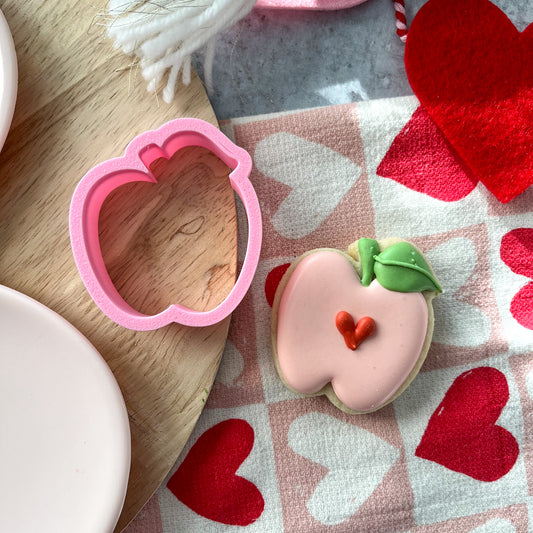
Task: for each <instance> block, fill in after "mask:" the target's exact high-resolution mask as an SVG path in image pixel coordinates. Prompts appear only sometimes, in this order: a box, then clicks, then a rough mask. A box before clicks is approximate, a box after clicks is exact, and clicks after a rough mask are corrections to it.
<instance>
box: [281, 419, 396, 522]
mask: <svg viewBox="0 0 533 533" xmlns="http://www.w3.org/2000/svg"><path fill="white" fill-rule="evenodd" d="M288 441H289V446H290V447H291V448H292V449H293V450H294V452H296V453H297V454H298V455H301V456H302V457H305V458H306V459H309V460H310V461H313V462H315V463H318V464H320V465H322V466H324V467H326V468H327V469H328V470H329V472H328V474H327V475H326V477H325V478H324V479H323V480H322V481H320V483H319V484H318V485H317V487H316V489H315V491H314V492H313V494H312V496H311V497H310V498H309V499H308V500H307V502H306V507H307V509H308V511H309V512H310V513H311V515H312V516H313V517H314V518H315V519H316V520H318V521H319V522H321V523H322V524H325V525H328V526H331V525H335V524H340V523H341V522H344V521H345V520H347V519H348V518H350V516H352V515H353V514H354V513H355V512H356V511H357V510H358V509H359V507H361V505H362V504H363V503H364V502H365V501H366V500H367V499H368V497H369V496H370V495H371V494H372V493H373V492H374V490H375V489H376V488H377V487H378V485H379V484H380V483H381V482H382V481H383V478H384V477H385V475H386V474H387V472H388V471H389V470H390V468H391V467H392V466H393V465H394V463H395V462H396V460H397V459H398V457H399V455H400V453H399V451H398V449H397V448H395V447H394V446H391V445H390V444H388V443H387V442H385V441H384V440H382V439H380V438H379V437H377V436H376V435H374V434H373V433H370V432H368V431H366V430H364V429H362V428H359V427H357V426H353V425H350V424H346V423H344V422H341V421H340V420H338V419H337V418H333V417H332V416H329V415H325V414H322V413H309V414H306V415H303V416H300V417H299V418H297V419H296V420H294V422H293V423H292V424H291V426H290V428H289V432H288Z"/></svg>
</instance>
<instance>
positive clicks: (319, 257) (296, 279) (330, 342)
mask: <svg viewBox="0 0 533 533" xmlns="http://www.w3.org/2000/svg"><path fill="white" fill-rule="evenodd" d="M339 311H346V312H347V313H349V314H350V315H352V317H359V318H360V317H365V316H369V317H372V319H373V320H374V321H375V333H374V334H373V335H372V336H371V337H368V338H366V340H365V341H364V342H362V343H361V344H360V345H359V346H358V347H357V350H355V351H353V350H352V349H350V348H348V347H347V345H346V344H345V341H344V338H343V335H341V334H339V331H338V329H337V325H336V321H335V318H336V316H337V314H338V313H339ZM427 327H428V307H427V303H426V300H425V299H424V296H423V295H422V294H421V293H400V292H395V291H391V290H387V289H385V288H384V287H382V286H381V285H380V284H379V283H378V282H377V281H376V280H374V281H373V282H372V283H371V284H370V285H369V286H368V287H364V286H363V285H362V284H361V281H360V279H359V276H358V274H357V271H356V270H355V268H354V262H353V260H352V259H351V258H350V257H349V256H348V255H346V254H344V253H341V252H338V251H334V250H317V251H315V252H313V253H310V254H309V255H307V256H305V257H304V258H303V259H301V260H300V261H299V263H298V264H297V265H296V267H295V269H294V271H293V272H292V273H291V275H290V278H289V281H288V282H287V284H286V286H285V288H284V291H283V295H282V297H281V300H280V304H279V309H278V320H277V336H276V353H277V358H278V363H279V369H280V373H281V375H282V377H283V380H284V381H285V383H286V384H287V385H288V386H289V387H290V388H291V389H293V390H295V391H297V392H300V393H303V394H314V393H317V392H319V391H321V389H322V388H323V387H324V386H325V385H327V384H328V383H329V382H331V384H332V387H333V390H334V392H335V394H336V396H337V398H338V399H339V400H340V401H341V402H342V403H343V404H344V405H345V406H346V407H348V408H349V409H352V410H354V411H371V410H374V409H377V408H378V407H380V406H381V405H383V404H384V403H386V402H387V400H389V399H390V398H392V397H393V395H394V394H395V393H396V392H397V390H398V389H399V388H400V387H401V385H402V384H403V383H404V382H405V380H406V379H407V377H408V376H409V374H410V373H411V371H412V370H413V368H414V367H415V365H416V363H417V361H418V359H419V357H420V354H421V351H422V346H423V344H424V340H425V337H426V332H427Z"/></svg>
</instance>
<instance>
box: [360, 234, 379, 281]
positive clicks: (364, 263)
mask: <svg viewBox="0 0 533 533" xmlns="http://www.w3.org/2000/svg"><path fill="white" fill-rule="evenodd" d="M357 248H358V250H359V257H360V259H361V270H362V272H363V275H362V276H361V285H363V287H368V286H369V285H370V283H371V281H372V280H373V279H374V259H375V258H376V255H375V254H378V253H379V244H378V241H376V240H374V239H359V242H358V243H357Z"/></svg>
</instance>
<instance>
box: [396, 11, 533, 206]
mask: <svg viewBox="0 0 533 533" xmlns="http://www.w3.org/2000/svg"><path fill="white" fill-rule="evenodd" d="M405 65H406V70H407V75H408V77H409V82H410V83H411V87H412V88H413V91H414V92H415V94H416V95H417V97H418V98H419V99H420V101H421V103H422V105H423V106H424V107H425V109H427V111H428V112H429V114H430V115H431V117H432V119H433V120H434V121H435V122H436V123H437V125H438V127H439V128H440V129H441V131H442V132H443V133H444V135H445V136H446V138H447V139H448V140H449V141H450V143H451V144H452V145H453V147H454V148H455V149H456V150H457V152H458V153H459V155H460V156H461V157H462V158H463V160H464V161H465V162H466V163H467V165H468V166H469V167H470V168H471V169H472V171H473V172H474V174H475V175H476V176H477V178H479V180H480V181H481V182H482V183H483V184H484V185H485V186H486V187H487V188H488V189H489V190H490V191H491V192H492V193H493V194H494V195H495V196H496V197H497V198H498V199H499V200H500V201H502V202H508V201H510V200H511V199H512V198H514V197H515V196H516V195H518V194H520V193H521V192H523V191H524V190H525V189H526V188H527V187H529V185H531V183H533V150H532V149H531V147H532V146H533V128H532V127H531V124H532V123H533V83H532V81H533V27H532V26H531V25H530V26H529V27H528V28H527V29H526V31H524V32H523V33H522V34H520V32H519V31H518V30H517V29H516V28H515V27H514V25H513V24H512V22H511V21H510V20H509V19H508V18H507V16H506V15H505V14H504V13H503V12H502V11H501V10H500V9H499V8H497V7H496V6H495V5H494V4H492V3H491V2H489V1H488V0H469V1H468V2H465V1H464V0H446V2H443V1H442V0H429V2H427V3H426V4H425V5H424V6H423V7H422V8H421V9H420V11H419V12H418V14H417V15H416V17H415V19H414V20H413V23H412V24H411V27H410V29H409V35H408V38H407V45H406V50H405Z"/></svg>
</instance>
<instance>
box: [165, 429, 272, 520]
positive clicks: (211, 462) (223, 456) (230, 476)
mask: <svg viewBox="0 0 533 533" xmlns="http://www.w3.org/2000/svg"><path fill="white" fill-rule="evenodd" d="M253 444H254V430H253V429H252V427H251V426H250V424H248V422H246V421H245V420H240V419H230V420H225V421H223V422H220V423H219V424H217V425H215V426H213V427H212V428H210V429H208V430H207V431H206V432H205V433H203V435H202V436H201V437H200V438H199V439H198V440H197V441H196V443H195V444H194V446H193V447H192V448H191V449H190V451H189V453H188V454H187V457H185V459H184V461H183V463H181V465H180V467H179V468H178V470H177V471H176V473H175V474H174V475H173V476H172V477H171V478H170V480H169V481H168V483H167V487H168V488H169V489H170V491H171V492H172V493H173V494H174V496H176V498H178V500H180V501H181V502H182V503H184V504H185V505H186V506H187V507H189V508H190V509H192V510H193V511H194V512H195V513H198V514H199V515H201V516H203V517H205V518H209V519H210V520H214V521H215V522H221V523H222V524H229V525H233V526H247V525H249V524H251V523H252V522H254V521H255V520H257V519H258V518H259V517H260V516H261V513H262V512H263V509H264V507H265V502H264V500H263V496H262V495H261V492H259V490H258V489H257V487H256V486H255V485H254V484H253V483H252V482H250V481H248V480H247V479H244V478H243V477H241V476H237V475H236V474H235V472H236V471H237V469H238V468H239V466H240V465H241V464H242V463H243V462H244V460H245V459H246V458H247V457H248V455H249V454H250V452H251V450H252V448H253Z"/></svg>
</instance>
